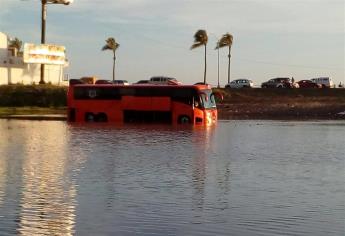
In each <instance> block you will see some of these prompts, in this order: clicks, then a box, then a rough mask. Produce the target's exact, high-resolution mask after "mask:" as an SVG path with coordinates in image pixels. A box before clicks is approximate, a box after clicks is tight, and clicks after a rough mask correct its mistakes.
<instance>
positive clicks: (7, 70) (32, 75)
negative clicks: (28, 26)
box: [0, 32, 66, 85]
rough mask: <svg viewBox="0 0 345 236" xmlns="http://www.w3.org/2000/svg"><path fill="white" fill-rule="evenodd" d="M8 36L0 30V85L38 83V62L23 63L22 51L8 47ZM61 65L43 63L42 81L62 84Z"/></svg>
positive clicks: (39, 71)
mask: <svg viewBox="0 0 345 236" xmlns="http://www.w3.org/2000/svg"><path fill="white" fill-rule="evenodd" d="M9 41H10V39H9V37H8V36H7V35H6V34H4V33H2V32H0V85H3V84H18V83H19V84H38V83H39V81H40V76H41V66H40V64H27V63H24V60H23V53H18V52H17V50H16V49H14V48H10V47H9ZM63 67H64V66H62V65H45V75H44V81H45V82H46V83H51V84H56V85H59V84H64V83H66V82H65V81H63V78H64V72H63Z"/></svg>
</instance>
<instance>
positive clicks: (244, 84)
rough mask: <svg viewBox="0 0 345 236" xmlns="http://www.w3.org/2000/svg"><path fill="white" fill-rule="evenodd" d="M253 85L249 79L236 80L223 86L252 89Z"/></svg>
mask: <svg viewBox="0 0 345 236" xmlns="http://www.w3.org/2000/svg"><path fill="white" fill-rule="evenodd" d="M253 87H254V83H253V81H251V80H249V79H236V80H233V81H231V82H230V83H228V84H226V85H225V88H253Z"/></svg>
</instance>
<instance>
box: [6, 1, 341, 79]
mask: <svg viewBox="0 0 345 236" xmlns="http://www.w3.org/2000/svg"><path fill="white" fill-rule="evenodd" d="M40 11H41V6H40V1H39V0H27V1H20V0H0V31H2V32H4V33H6V34H9V35H10V36H12V37H18V38H20V39H21V40H23V41H24V42H32V43H39V42H40ZM344 21H345V1H344V0H116V1H115V0H93V1H92V0H75V1H74V3H73V4H72V5H70V6H63V5H48V19H47V35H46V40H47V43H55V44H60V45H65V46H66V48H67V53H68V58H69V59H70V67H69V68H68V70H67V72H68V73H69V74H70V76H71V77H73V78H78V77H81V76H87V75H95V76H98V77H100V78H102V79H111V77H112V54H111V52H110V51H105V52H103V51H101V48H102V46H103V45H104V44H105V41H104V40H105V39H106V38H108V37H115V38H116V40H117V41H118V42H119V43H120V48H119V49H118V51H117V65H116V76H117V79H126V80H128V81H130V82H136V81H137V80H141V79H148V78H149V77H151V76H153V75H166V76H173V77H176V78H177V79H178V80H180V81H182V82H183V83H194V82H197V81H202V80H203V67H204V64H203V49H202V48H197V49H194V50H193V51H191V50H189V48H190V46H191V45H192V43H193V35H194V33H195V32H196V31H197V30H198V29H205V30H206V31H207V32H208V34H209V43H208V55H207V58H208V67H207V70H208V71H207V81H208V82H209V83H211V84H217V51H215V50H214V47H215V45H216V38H217V37H220V36H221V35H222V34H224V33H226V32H229V33H231V34H233V36H234V43H233V47H232V61H231V78H232V79H236V78H251V79H253V81H254V83H256V84H257V85H259V84H260V83H261V82H263V81H265V80H268V79H270V78H273V77H278V76H288V77H291V76H293V77H294V78H295V80H300V79H308V78H311V77H319V76H331V77H332V78H333V79H334V81H335V82H336V83H337V84H339V82H340V81H342V82H343V83H344V82H345V74H344V73H345V72H344V71H345V68H344V67H345V59H344V54H345V23H344ZM220 80H221V84H225V82H226V80H227V50H225V49H223V50H221V51H220Z"/></svg>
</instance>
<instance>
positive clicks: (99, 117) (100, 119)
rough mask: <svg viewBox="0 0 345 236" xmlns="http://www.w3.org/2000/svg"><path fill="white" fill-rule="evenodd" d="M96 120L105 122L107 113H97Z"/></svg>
mask: <svg viewBox="0 0 345 236" xmlns="http://www.w3.org/2000/svg"><path fill="white" fill-rule="evenodd" d="M97 121H98V122H107V121H108V117H107V115H106V114H105V113H103V112H102V113H99V114H98V115H97Z"/></svg>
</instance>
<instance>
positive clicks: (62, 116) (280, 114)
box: [0, 105, 345, 121]
mask: <svg viewBox="0 0 345 236" xmlns="http://www.w3.org/2000/svg"><path fill="white" fill-rule="evenodd" d="M7 110H15V111H16V112H13V113H12V112H10V113H6V114H4V113H3V112H0V119H8V120H37V121H39V120H42V121H49V120H51V121H66V120H67V115H66V108H45V109H39V112H37V109H36V108H32V109H29V108H23V109H21V108H16V109H7ZM0 111H1V108H0ZM338 111H339V108H338V109H337V107H336V108H333V109H323V108H318V109H314V110H312V109H306V108H297V109H296V108H292V109H291V108H290V109H285V110H283V109H282V108H281V107H274V109H272V107H271V108H270V109H269V108H266V109H264V110H262V109H261V110H260V109H257V106H255V110H250V109H248V108H247V109H242V110H241V109H238V107H237V106H229V105H227V107H226V108H224V107H223V108H221V107H220V108H218V120H286V121H317V120H323V121H325V120H345V107H344V110H342V111H340V112H338ZM339 113H340V114H339Z"/></svg>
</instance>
